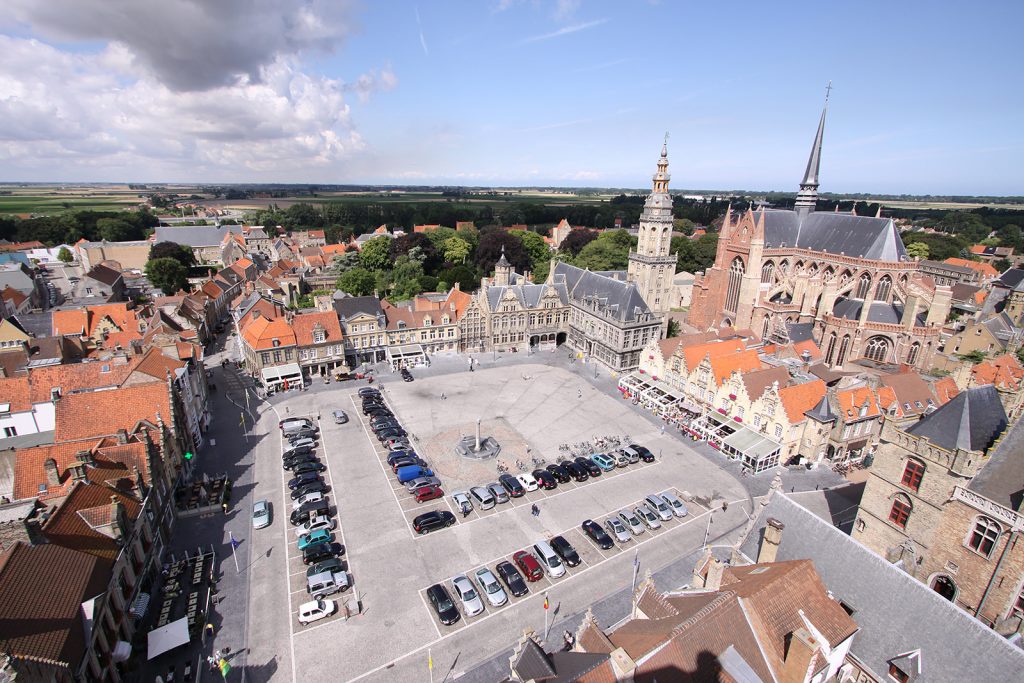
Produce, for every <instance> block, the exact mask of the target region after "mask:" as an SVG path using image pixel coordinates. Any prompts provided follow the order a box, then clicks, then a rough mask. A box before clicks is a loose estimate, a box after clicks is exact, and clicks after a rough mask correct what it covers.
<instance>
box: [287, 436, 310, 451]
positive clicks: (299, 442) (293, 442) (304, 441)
mask: <svg viewBox="0 0 1024 683" xmlns="http://www.w3.org/2000/svg"><path fill="white" fill-rule="evenodd" d="M288 445H289V447H291V448H299V447H300V446H309V447H310V448H316V439H311V438H309V437H303V438H301V439H289V441H288Z"/></svg>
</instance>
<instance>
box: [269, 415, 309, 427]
mask: <svg viewBox="0 0 1024 683" xmlns="http://www.w3.org/2000/svg"><path fill="white" fill-rule="evenodd" d="M277 426H278V427H280V428H281V429H282V430H284V429H288V428H291V429H295V428H301V427H312V426H313V421H312V420H311V419H309V418H308V417H286V418H285V419H283V420H281V421H280V422H278V423H277Z"/></svg>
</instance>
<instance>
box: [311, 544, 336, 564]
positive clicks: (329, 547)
mask: <svg viewBox="0 0 1024 683" xmlns="http://www.w3.org/2000/svg"><path fill="white" fill-rule="evenodd" d="M344 554H345V546H343V545H342V544H340V543H328V542H327V541H324V542H323V543H314V544H313V545H308V546H306V547H305V548H304V549H303V550H302V562H303V564H315V563H317V562H323V561H324V560H329V559H331V558H332V557H338V556H339V555H344Z"/></svg>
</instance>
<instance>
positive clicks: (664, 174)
mask: <svg viewBox="0 0 1024 683" xmlns="http://www.w3.org/2000/svg"><path fill="white" fill-rule="evenodd" d="M668 180H669V174H668V133H665V141H664V142H663V143H661V156H660V157H659V158H658V172H657V173H655V174H654V189H653V191H654V193H655V194H667V193H668Z"/></svg>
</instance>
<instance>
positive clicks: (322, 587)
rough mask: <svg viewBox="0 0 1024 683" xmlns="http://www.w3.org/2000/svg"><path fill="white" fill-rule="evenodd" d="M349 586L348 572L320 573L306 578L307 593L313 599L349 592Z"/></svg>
mask: <svg viewBox="0 0 1024 683" xmlns="http://www.w3.org/2000/svg"><path fill="white" fill-rule="evenodd" d="M348 586H349V583H348V573H347V572H320V573H319V574H313V576H309V577H306V592H307V593H309V595H310V597H313V598H322V597H324V596H325V595H332V594H333V593H337V592H339V591H345V590H348Z"/></svg>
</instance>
